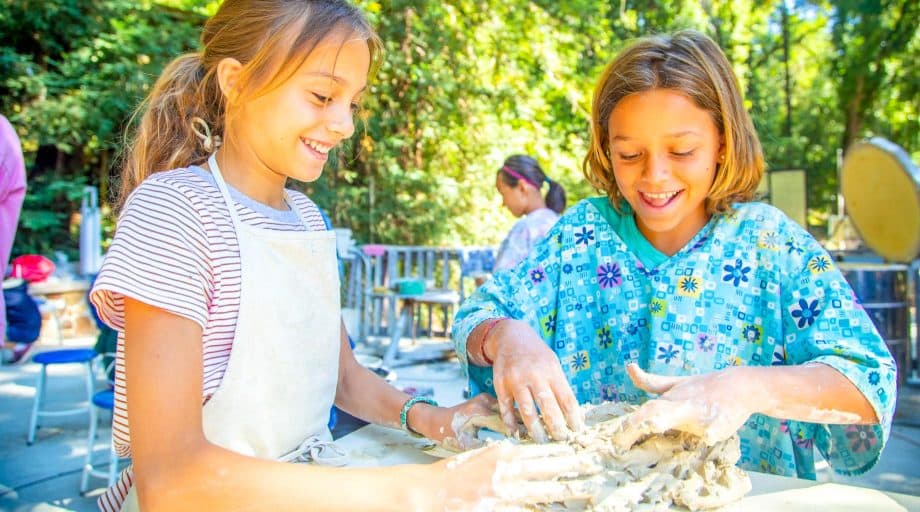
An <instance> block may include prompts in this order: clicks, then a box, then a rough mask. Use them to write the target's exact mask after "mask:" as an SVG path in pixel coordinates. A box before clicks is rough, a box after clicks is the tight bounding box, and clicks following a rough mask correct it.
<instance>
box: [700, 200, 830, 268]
mask: <svg viewBox="0 0 920 512" xmlns="http://www.w3.org/2000/svg"><path fill="white" fill-rule="evenodd" d="M716 236H717V237H718V238H720V239H721V240H733V241H734V243H736V244H740V245H742V246H747V247H742V248H741V249H742V250H747V251H751V252H756V253H758V254H761V257H766V256H767V255H769V254H772V255H773V257H772V259H774V260H775V261H777V263H780V262H782V263H780V265H781V266H782V267H784V268H785V269H786V271H787V272H797V271H798V270H799V269H801V268H803V267H804V265H805V264H806V263H808V262H809V261H811V260H813V259H815V258H820V259H827V258H828V256H827V252H826V251H825V250H824V248H823V247H821V244H820V243H818V241H817V240H816V239H815V238H814V237H813V236H812V235H811V234H810V233H809V232H808V231H807V230H806V229H805V227H803V226H801V225H799V223H797V222H796V221H794V220H792V219H791V218H789V216H787V215H786V214H785V213H783V212H782V211H781V210H780V209H778V208H776V207H775V206H772V205H769V204H765V203H759V202H751V203H739V204H736V205H734V211H732V212H731V213H728V214H726V215H725V216H724V218H723V219H721V221H720V223H719V226H718V228H717V234H716Z"/></svg>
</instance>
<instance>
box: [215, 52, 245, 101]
mask: <svg viewBox="0 0 920 512" xmlns="http://www.w3.org/2000/svg"><path fill="white" fill-rule="evenodd" d="M242 72H243V65H242V64H240V61H238V60H236V59H233V58H230V57H227V58H225V59H222V60H221V61H220V62H218V63H217V83H218V84H219V85H220V91H221V92H222V93H223V94H224V97H225V98H227V102H228V103H233V101H234V100H236V97H237V93H238V91H237V90H236V85H237V84H238V83H239V78H240V74H241V73H242Z"/></svg>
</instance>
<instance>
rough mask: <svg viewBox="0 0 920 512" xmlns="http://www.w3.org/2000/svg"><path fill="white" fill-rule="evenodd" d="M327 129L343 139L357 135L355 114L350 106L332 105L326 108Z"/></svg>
mask: <svg viewBox="0 0 920 512" xmlns="http://www.w3.org/2000/svg"><path fill="white" fill-rule="evenodd" d="M326 128H328V129H329V131H331V132H333V133H335V134H337V135H339V136H341V137H342V138H343V139H347V138H349V137H351V135H352V134H353V133H355V118H354V112H352V110H351V105H349V104H344V105H343V104H332V103H330V104H329V105H327V106H326Z"/></svg>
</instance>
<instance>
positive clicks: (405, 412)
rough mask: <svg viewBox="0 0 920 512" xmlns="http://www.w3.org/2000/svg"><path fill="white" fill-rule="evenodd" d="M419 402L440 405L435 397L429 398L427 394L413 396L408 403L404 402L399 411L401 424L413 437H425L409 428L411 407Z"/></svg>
mask: <svg viewBox="0 0 920 512" xmlns="http://www.w3.org/2000/svg"><path fill="white" fill-rule="evenodd" d="M419 402H422V403H425V404H428V405H433V406H435V407H437V406H438V403H437V402H435V401H434V399H433V398H428V397H427V396H413V397H411V398H409V399H408V400H406V403H404V404H403V406H402V409H400V411H399V426H400V427H402V429H403V430H404V431H406V432H407V433H409V435H411V436H413V437H424V436H422V435H421V434H419V433H418V432H416V431H414V430H412V429H411V428H409V409H411V408H412V406H413V405H415V404H417V403H419Z"/></svg>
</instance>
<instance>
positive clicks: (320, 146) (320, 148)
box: [303, 140, 332, 155]
mask: <svg viewBox="0 0 920 512" xmlns="http://www.w3.org/2000/svg"><path fill="white" fill-rule="evenodd" d="M303 142H304V144H306V145H308V146H310V147H311V148H313V149H315V150H316V151H318V152H320V153H322V154H324V155H325V154H326V153H328V152H329V150H330V149H332V146H327V145H325V144H320V143H319V142H314V141H312V140H305V141H303Z"/></svg>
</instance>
